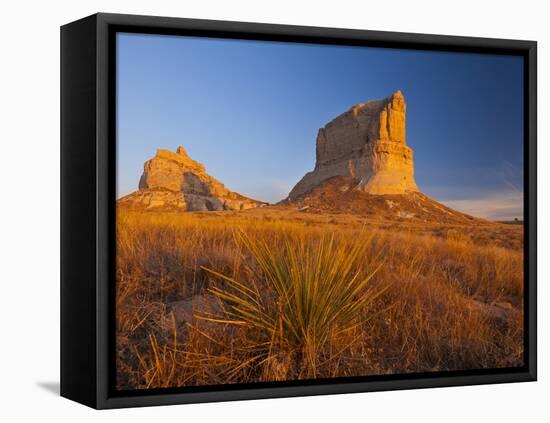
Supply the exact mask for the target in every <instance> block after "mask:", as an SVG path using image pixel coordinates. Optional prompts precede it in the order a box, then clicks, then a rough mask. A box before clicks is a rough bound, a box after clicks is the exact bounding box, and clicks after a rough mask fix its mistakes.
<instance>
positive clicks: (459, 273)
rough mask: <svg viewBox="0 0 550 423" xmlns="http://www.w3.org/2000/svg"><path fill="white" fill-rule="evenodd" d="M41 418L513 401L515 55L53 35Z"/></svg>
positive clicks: (518, 328)
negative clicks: (46, 400)
mask: <svg viewBox="0 0 550 423" xmlns="http://www.w3.org/2000/svg"><path fill="white" fill-rule="evenodd" d="M61 72H62V73H61V190H62V200H61V223H62V232H61V248H62V250H61V394H62V395H63V396H65V397H67V398H70V399H72V400H75V401H78V402H81V403H83V404H86V405H89V406H91V407H95V408H116V407H129V406H144V405H159V404H176V403H189V402H206V401H222V400H238V399H252V398H271V397H283V396H299V395H316V394H331V393H344V392H365V391H374V390H395V389H408V388H426V387H438V386H455V385H470V384H483V383H501V382H520V381H533V380H536V261H535V260H536V43H535V42H532V41H517V40H497V39H482V38H467V37H449V36H436V35H419V34H404V33H388V32H372V31H356V30H344V29H332V28H312V27H296V26H281V25H266V24H251V23H238V22H215V21H203V20H189V19H175V18H160V17H148V16H130V15H113V14H96V15H93V16H90V17H87V18H84V19H82V20H79V21H76V22H73V23H70V24H67V25H65V26H63V27H62V29H61Z"/></svg>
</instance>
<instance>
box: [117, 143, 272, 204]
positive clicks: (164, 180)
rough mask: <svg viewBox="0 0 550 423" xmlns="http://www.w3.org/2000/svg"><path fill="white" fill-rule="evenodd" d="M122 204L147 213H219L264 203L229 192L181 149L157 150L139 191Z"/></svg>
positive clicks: (144, 171)
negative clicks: (166, 211)
mask: <svg viewBox="0 0 550 423" xmlns="http://www.w3.org/2000/svg"><path fill="white" fill-rule="evenodd" d="M119 204H121V205H126V206H130V207H135V208H146V209H158V208H171V209H179V210H182V211H210V210H212V211H217V210H246V209H251V208H255V207H259V206H262V205H264V204H265V203H263V202H261V201H256V200H253V199H251V198H248V197H245V196H243V195H240V194H238V193H236V192H233V191H230V190H229V189H227V188H226V187H225V186H224V185H223V184H222V183H221V182H220V181H218V180H217V179H216V178H214V177H212V176H210V175H208V174H207V173H206V169H205V167H204V165H202V164H201V163H199V162H197V161H195V160H193V159H191V158H190V157H189V155H188V154H187V152H186V151H185V149H184V148H183V147H181V146H180V147H178V148H177V150H176V152H175V153H174V152H173V151H170V150H163V149H159V150H157V154H156V155H155V157H153V158H152V159H151V160H148V161H146V162H145V165H144V168H143V174H142V175H141V179H140V181H139V190H138V191H136V192H134V193H132V194H130V195H127V196H126V197H123V198H121V199H120V200H119Z"/></svg>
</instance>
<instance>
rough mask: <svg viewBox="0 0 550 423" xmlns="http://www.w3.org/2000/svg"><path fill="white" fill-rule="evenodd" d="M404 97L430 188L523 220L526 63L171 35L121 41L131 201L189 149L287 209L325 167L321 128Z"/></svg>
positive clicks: (122, 128) (125, 182)
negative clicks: (152, 164)
mask: <svg viewBox="0 0 550 423" xmlns="http://www.w3.org/2000/svg"><path fill="white" fill-rule="evenodd" d="M398 89H400V90H401V91H402V92H403V94H404V96H405V101H406V103H407V135H406V136H407V144H408V145H409V146H410V147H411V148H412V149H413V150H414V160H415V179H416V182H417V185H418V186H419V188H420V190H421V191H422V192H424V193H425V194H427V195H428V196H430V197H432V198H434V199H436V200H438V201H441V202H443V203H444V204H447V205H449V206H451V207H453V208H456V209H458V210H462V211H464V212H467V213H470V214H473V215H476V216H481V217H487V218H491V219H497V220H508V219H513V218H515V217H517V218H523V61H522V58H520V57H515V56H500V55H480V54H473V53H447V52H428V51H417V50H414V51H413V50H398V49H382V48H370V47H369V48H366V47H342V46H327V45H311V44H294V43H279V42H263V41H238V40H221V39H205V38H192V37H180V36H165V35H141V34H119V35H118V38H117V151H118V154H117V160H118V162H117V196H118V197H120V196H123V195H126V194H128V193H130V192H132V191H135V190H136V189H137V188H138V182H139V177H140V175H141V173H142V172H143V163H144V162H145V161H146V160H148V159H150V158H152V157H153V156H154V155H155V152H156V150H157V148H167V149H171V150H175V149H176V147H177V146H178V145H182V146H184V147H185V149H186V150H187V152H188V153H189V155H190V156H191V158H193V159H195V160H198V161H199V162H201V163H203V164H204V165H205V166H206V170H207V172H208V173H209V174H210V175H212V176H214V177H215V178H217V179H218V180H220V181H221V182H223V183H224V184H225V185H226V186H227V187H228V188H229V189H231V190H233V191H237V192H239V193H241V194H243V195H246V196H249V197H252V198H255V199H259V200H264V201H269V202H276V201H278V200H281V199H283V198H284V197H286V195H287V194H288V192H289V191H290V189H291V188H292V187H293V186H294V185H295V184H296V183H297V182H298V181H299V180H300V178H301V177H302V176H303V175H304V174H305V173H306V172H308V171H310V170H312V169H313V167H314V164H315V139H316V136H317V131H318V129H319V128H320V127H322V126H324V125H325V124H326V123H328V122H329V121H330V120H331V119H333V118H334V117H336V116H338V115H339V114H341V113H343V112H344V111H346V110H348V109H349V108H350V107H351V106H353V105H355V104H357V103H362V102H365V101H367V100H371V99H381V98H384V97H387V96H388V95H390V94H391V93H392V92H394V91H396V90H398Z"/></svg>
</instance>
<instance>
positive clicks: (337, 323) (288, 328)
mask: <svg viewBox="0 0 550 423" xmlns="http://www.w3.org/2000/svg"><path fill="white" fill-rule="evenodd" d="M236 239H237V241H238V242H240V243H241V244H242V246H243V247H244V251H245V253H248V255H250V257H251V258H252V259H253V261H255V262H256V264H257V266H251V268H250V270H251V272H252V278H251V280H250V281H248V282H245V281H237V280H235V279H234V278H232V277H229V276H227V275H224V274H221V273H219V272H216V271H214V270H212V269H209V268H205V267H203V269H204V270H206V271H208V272H210V273H211V274H212V275H214V276H216V277H218V278H220V279H223V280H224V281H225V282H226V283H225V285H222V286H214V287H211V288H210V289H209V290H210V292H211V293H212V294H214V295H215V296H216V297H217V298H219V299H220V300H221V301H222V303H223V304H224V305H225V311H224V314H223V316H202V318H203V319H206V320H210V321H215V322H220V323H225V324H231V325H244V326H248V327H253V328H255V329H257V331H259V333H260V334H262V335H263V336H264V338H265V340H266V341H267V342H266V345H270V347H269V348H270V349H271V348H272V347H273V344H278V346H279V348H278V349H279V350H280V349H281V348H284V349H287V350H288V351H289V352H301V356H302V357H303V358H304V359H305V361H306V362H307V365H308V366H309V368H310V369H311V370H312V373H313V375H314V374H315V363H316V360H317V356H318V351H319V349H320V348H321V347H322V346H323V345H324V344H325V342H326V341H327V340H328V339H329V337H330V336H331V335H335V334H338V333H339V332H341V331H344V330H349V329H350V328H352V327H353V326H355V325H357V324H358V322H359V320H360V319H359V317H360V313H361V312H362V311H364V310H366V306H368V304H369V303H370V302H372V301H373V300H374V299H375V298H376V297H378V296H379V295H380V294H381V293H382V292H383V290H377V291H374V290H372V289H368V285H369V282H370V281H371V280H372V278H373V276H374V275H375V274H376V272H377V271H378V270H379V269H380V267H381V266H382V262H381V260H379V259H378V258H374V259H370V260H369V257H367V251H368V248H369V247H370V242H371V240H372V236H369V237H365V236H364V235H363V234H360V236H358V237H357V238H355V240H352V241H341V242H339V243H337V242H336V240H335V237H334V235H330V236H322V237H321V238H320V239H319V240H318V241H317V242H312V241H311V240H310V241H308V240H306V239H304V238H303V237H291V236H290V235H286V236H285V237H284V238H283V239H282V241H281V243H280V244H281V245H279V246H274V245H269V244H268V243H267V242H266V241H264V240H262V239H259V238H253V237H250V236H248V235H246V234H245V233H244V232H238V233H237V234H236ZM254 281H263V283H262V284H263V285H265V287H264V288H263V289H262V290H260V289H259V288H258V287H257V286H256V284H255V282H254ZM266 288H267V290H268V292H267V293H266V292H265V290H266ZM260 291H261V292H260ZM269 291H271V293H269ZM262 293H263V295H262ZM363 316H365V317H366V313H365V314H363ZM310 373H311V372H310Z"/></svg>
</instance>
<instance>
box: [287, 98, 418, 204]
mask: <svg viewBox="0 0 550 423" xmlns="http://www.w3.org/2000/svg"><path fill="white" fill-rule="evenodd" d="M406 111H407V106H406V104H405V99H404V97H403V94H402V93H401V91H397V92H395V93H393V94H392V95H391V96H389V97H388V98H385V99H383V100H371V101H367V102H366V103H362V104H358V105H356V106H354V107H352V108H351V109H350V110H348V111H347V112H345V113H343V114H341V115H340V116H338V117H336V118H335V119H333V120H332V121H331V122H329V123H328V124H327V125H326V126H325V127H324V128H321V129H320V130H319V133H318V135H317V145H316V147H317V154H316V163H315V169H314V170H313V171H312V172H309V173H307V174H306V175H305V176H304V177H303V178H302V179H301V180H300V182H298V184H297V185H296V186H295V187H294V188H293V189H292V191H291V192H290V194H289V199H291V200H292V199H294V198H296V197H298V196H300V195H303V194H305V193H307V192H308V191H310V190H311V189H313V188H314V187H316V186H318V185H319V184H320V183H321V182H323V181H325V180H327V179H329V178H332V177H334V176H351V177H353V178H354V180H355V181H356V182H357V189H359V190H361V191H364V192H366V193H369V194H404V193H406V192H409V191H418V187H417V186H416V183H415V181H414V164H413V152H412V150H411V149H410V148H409V147H408V146H407V145H406V143H405V138H406V137H405V135H406V134H405V127H406Z"/></svg>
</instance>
